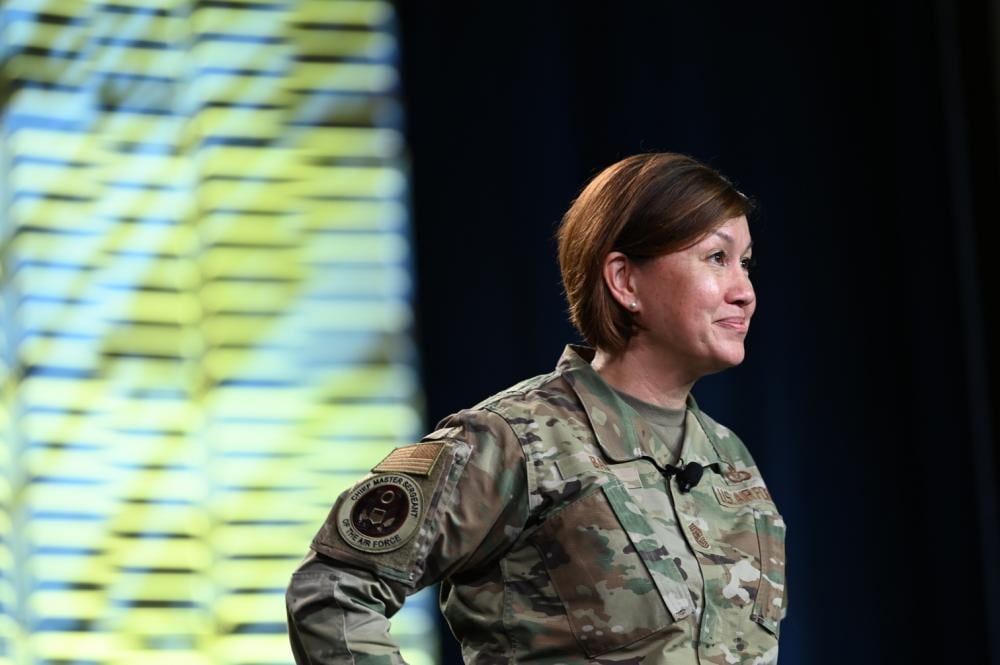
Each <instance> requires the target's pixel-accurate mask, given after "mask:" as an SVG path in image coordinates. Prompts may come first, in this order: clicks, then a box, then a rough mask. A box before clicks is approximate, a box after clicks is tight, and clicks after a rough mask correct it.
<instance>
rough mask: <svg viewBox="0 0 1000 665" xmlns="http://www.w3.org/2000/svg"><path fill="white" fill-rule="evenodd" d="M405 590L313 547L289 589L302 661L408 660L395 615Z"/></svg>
mask: <svg viewBox="0 0 1000 665" xmlns="http://www.w3.org/2000/svg"><path fill="white" fill-rule="evenodd" d="M405 597H406V592H405V589H404V588H403V587H402V585H400V584H395V583H392V582H386V581H383V580H379V579H378V578H376V577H375V576H374V575H372V574H371V573H369V572H368V571H365V570H361V569H357V568H352V567H350V566H346V565H344V564H341V563H339V562H337V561H334V560H332V559H328V558H327V557H324V556H323V555H321V554H316V553H315V552H310V553H309V555H308V556H307V557H306V559H305V561H303V562H302V564H301V565H300V566H299V568H298V570H296V571H295V573H293V574H292V580H291V583H290V584H289V585H288V590H287V592H286V594H285V605H286V608H287V611H288V637H289V640H290V641H291V644H292V654H293V655H294V657H295V662H296V663H298V665H327V664H333V663H352V664H355V663H356V664H358V665H362V664H364V665H397V664H399V663H403V662H404V661H403V658H402V656H400V654H399V647H398V646H397V645H396V643H395V642H394V641H393V640H392V638H391V637H390V636H389V619H388V618H389V617H391V616H392V615H393V614H395V613H396V612H397V611H398V610H399V608H400V607H402V605H403V600H404V598H405Z"/></svg>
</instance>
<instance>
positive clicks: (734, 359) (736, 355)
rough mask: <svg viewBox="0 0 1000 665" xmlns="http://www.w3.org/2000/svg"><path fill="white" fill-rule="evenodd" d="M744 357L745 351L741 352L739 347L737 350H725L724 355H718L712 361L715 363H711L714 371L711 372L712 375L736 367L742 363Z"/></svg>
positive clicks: (741, 349) (741, 348)
mask: <svg viewBox="0 0 1000 665" xmlns="http://www.w3.org/2000/svg"><path fill="white" fill-rule="evenodd" d="M745 357H746V351H744V350H743V347H742V346H740V348H739V349H731V350H727V352H726V353H720V354H718V355H717V356H716V357H715V358H714V359H713V360H714V361H715V362H714V363H713V364H714V366H715V369H713V370H712V373H713V374H714V373H715V372H721V371H722V370H724V369H729V368H730V367H736V366H737V365H739V364H740V363H742V362H743V359H744V358H745Z"/></svg>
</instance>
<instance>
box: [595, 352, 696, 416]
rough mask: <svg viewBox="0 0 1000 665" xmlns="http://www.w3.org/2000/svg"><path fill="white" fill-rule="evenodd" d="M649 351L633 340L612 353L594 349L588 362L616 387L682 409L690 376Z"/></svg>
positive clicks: (639, 397)
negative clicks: (633, 342) (624, 347)
mask: <svg viewBox="0 0 1000 665" xmlns="http://www.w3.org/2000/svg"><path fill="white" fill-rule="evenodd" d="M633 341H634V338H633ZM651 351H652V350H650V349H644V348H643V347H641V346H638V345H633V344H630V345H629V346H628V347H626V349H625V350H624V351H622V352H620V353H617V354H614V355H612V354H609V353H607V352H605V351H602V350H601V349H597V352H596V353H595V355H594V360H593V361H591V363H590V365H591V367H593V368H594V369H595V370H596V371H597V373H598V374H600V375H601V378H602V379H604V380H605V381H606V382H607V383H608V384H610V385H611V386H612V387H613V388H615V389H616V390H619V391H621V392H623V393H627V394H629V395H631V396H633V397H636V398H638V399H641V400H642V401H644V402H649V403H650V404H657V405H659V406H662V407H666V408H668V409H683V408H684V407H685V406H686V404H687V398H688V393H690V392H691V387H692V386H693V385H694V380H693V379H691V378H690V377H689V376H685V375H684V373H683V372H681V371H679V370H678V369H677V368H676V366H671V365H672V363H669V362H665V361H664V359H663V357H662V355H660V354H654V353H652V352H651Z"/></svg>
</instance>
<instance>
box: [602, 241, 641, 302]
mask: <svg viewBox="0 0 1000 665" xmlns="http://www.w3.org/2000/svg"><path fill="white" fill-rule="evenodd" d="M601 274H602V276H603V277H604V283H605V284H607V285H608V290H609V291H611V295H612V297H614V299H615V300H617V301H618V304H619V305H621V306H622V307H624V308H625V309H626V310H627V311H629V312H638V311H639V309H640V308H641V307H642V303H641V302H639V297H638V294H637V293H636V290H635V265H634V264H633V263H632V262H631V261H630V260H629V258H628V257H627V256H625V255H624V254H622V253H621V252H609V253H608V255H607V256H606V257H604V265H603V266H601Z"/></svg>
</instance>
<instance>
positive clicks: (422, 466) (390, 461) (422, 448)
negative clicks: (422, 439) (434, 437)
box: [372, 443, 444, 476]
mask: <svg viewBox="0 0 1000 665" xmlns="http://www.w3.org/2000/svg"><path fill="white" fill-rule="evenodd" d="M442 450H444V444H443V443H418V444H416V445H413V446H404V447H402V448H396V449H395V450H393V451H392V452H391V453H389V456H388V457H386V458H385V459H384V460H382V461H381V462H379V463H378V464H377V465H376V466H375V467H374V468H373V469H372V472H374V473H384V472H395V473H412V474H414V475H417V476H427V475H430V473H431V469H433V468H434V463H435V462H437V459H438V457H440V456H441V451H442Z"/></svg>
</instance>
